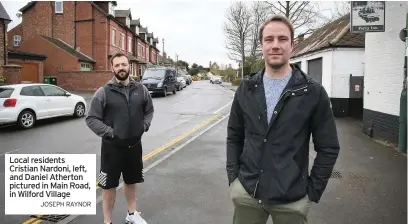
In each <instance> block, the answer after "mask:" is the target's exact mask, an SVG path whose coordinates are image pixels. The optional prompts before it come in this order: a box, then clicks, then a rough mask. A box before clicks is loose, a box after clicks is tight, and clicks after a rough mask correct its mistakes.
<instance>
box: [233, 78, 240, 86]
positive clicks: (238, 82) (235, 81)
mask: <svg viewBox="0 0 408 224" xmlns="http://www.w3.org/2000/svg"><path fill="white" fill-rule="evenodd" d="M231 83H232V85H233V86H239V84H240V83H241V78H236V79H234V80H232V82H231Z"/></svg>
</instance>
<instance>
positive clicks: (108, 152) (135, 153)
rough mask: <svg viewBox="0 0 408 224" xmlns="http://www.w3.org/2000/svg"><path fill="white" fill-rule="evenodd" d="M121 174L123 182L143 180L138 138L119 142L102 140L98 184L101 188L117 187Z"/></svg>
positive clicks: (140, 145)
mask: <svg viewBox="0 0 408 224" xmlns="http://www.w3.org/2000/svg"><path fill="white" fill-rule="evenodd" d="M121 174H122V175H123V181H124V182H125V184H136V183H142V182H144V179H143V159H142V143H141V141H140V140H137V141H133V142H127V143H121V144H118V143H112V142H109V141H105V140H103V141H102V148H101V169H100V172H99V177H98V186H99V187H100V188H102V189H111V188H116V187H118V186H119V180H120V175H121Z"/></svg>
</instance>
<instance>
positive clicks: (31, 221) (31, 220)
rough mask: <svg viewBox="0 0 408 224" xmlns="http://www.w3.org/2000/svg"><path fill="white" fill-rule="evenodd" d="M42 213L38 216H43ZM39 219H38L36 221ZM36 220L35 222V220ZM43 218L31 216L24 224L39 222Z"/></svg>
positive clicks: (36, 223)
mask: <svg viewBox="0 0 408 224" xmlns="http://www.w3.org/2000/svg"><path fill="white" fill-rule="evenodd" d="M41 216H42V215H38V217H41ZM35 220H37V221H35ZM34 221H35V222H34ZM41 221H42V220H41V219H37V218H31V219H29V220H27V221H25V222H23V223H22V224H38V223H40V222H41Z"/></svg>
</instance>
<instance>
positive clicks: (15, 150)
mask: <svg viewBox="0 0 408 224" xmlns="http://www.w3.org/2000/svg"><path fill="white" fill-rule="evenodd" d="M20 150H21V149H14V150H11V151H8V152H5V153H3V154H1V156H4V155H6V154H9V153H12V152H17V151H20Z"/></svg>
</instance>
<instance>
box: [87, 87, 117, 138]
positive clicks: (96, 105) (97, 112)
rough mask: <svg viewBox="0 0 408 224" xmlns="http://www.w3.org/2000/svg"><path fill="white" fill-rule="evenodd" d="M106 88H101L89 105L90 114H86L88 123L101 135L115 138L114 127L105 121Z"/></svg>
mask: <svg viewBox="0 0 408 224" xmlns="http://www.w3.org/2000/svg"><path fill="white" fill-rule="evenodd" d="M105 99H106V97H105V90H104V89H103V87H101V88H99V89H98V90H97V91H96V92H95V94H94V96H93V97H92V100H91V102H90V105H89V110H88V115H87V116H86V119H85V121H86V125H87V126H88V127H89V128H90V129H91V130H92V131H93V132H94V133H95V134H96V135H98V136H100V137H111V138H113V129H112V128H111V127H109V126H108V125H106V124H105V123H103V108H104V106H105V103H106V102H105Z"/></svg>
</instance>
